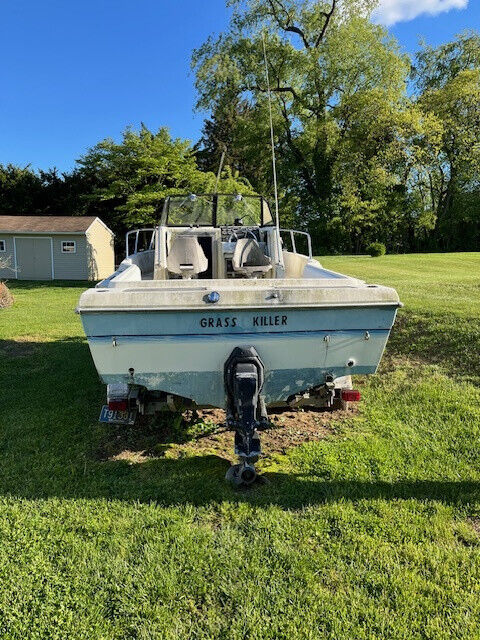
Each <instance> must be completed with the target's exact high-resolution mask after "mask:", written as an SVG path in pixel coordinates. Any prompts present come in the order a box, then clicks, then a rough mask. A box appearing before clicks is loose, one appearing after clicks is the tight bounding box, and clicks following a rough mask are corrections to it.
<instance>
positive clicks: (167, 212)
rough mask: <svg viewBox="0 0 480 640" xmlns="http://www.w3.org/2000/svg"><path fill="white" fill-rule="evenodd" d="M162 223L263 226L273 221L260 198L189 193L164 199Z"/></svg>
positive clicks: (175, 224)
mask: <svg viewBox="0 0 480 640" xmlns="http://www.w3.org/2000/svg"><path fill="white" fill-rule="evenodd" d="M161 224H162V225H168V226H175V227H189V226H199V227H205V226H207V227H224V226H242V225H245V226H265V225H271V224H273V221H272V214H271V213H270V207H269V206H268V203H267V201H266V200H265V199H264V198H262V197H260V196H241V195H238V194H237V195H203V196H197V195H194V194H190V195H188V196H173V197H170V198H168V199H167V201H166V202H165V207H164V210H163V214H162V220H161Z"/></svg>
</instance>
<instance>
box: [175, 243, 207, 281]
mask: <svg viewBox="0 0 480 640" xmlns="http://www.w3.org/2000/svg"><path fill="white" fill-rule="evenodd" d="M167 269H168V271H169V272H170V273H173V274H175V275H179V276H181V277H182V278H183V279H185V280H189V279H191V278H192V277H193V276H196V275H198V274H199V273H203V272H204V271H206V270H207V269H208V260H207V257H206V256H205V253H204V251H203V249H202V247H201V246H200V243H199V242H198V238H197V237H196V236H192V235H186V234H179V235H177V236H176V237H175V239H174V241H173V244H172V246H171V248H170V252H169V254H168V256H167Z"/></svg>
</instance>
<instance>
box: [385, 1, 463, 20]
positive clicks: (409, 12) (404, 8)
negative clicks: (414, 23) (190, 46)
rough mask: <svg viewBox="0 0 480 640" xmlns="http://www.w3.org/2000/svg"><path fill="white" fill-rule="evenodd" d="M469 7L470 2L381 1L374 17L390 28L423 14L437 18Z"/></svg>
mask: <svg viewBox="0 0 480 640" xmlns="http://www.w3.org/2000/svg"><path fill="white" fill-rule="evenodd" d="M467 5H468V0H380V3H379V6H378V7H377V9H375V12H374V14H373V15H374V19H375V22H380V23H382V24H385V25H387V26H390V25H392V24H395V22H402V21H406V20H413V18H416V17H417V16H419V15H421V14H422V13H423V14H425V13H426V14H428V15H431V16H436V15H437V14H438V13H443V12H444V11H450V9H465V8H466V7H467Z"/></svg>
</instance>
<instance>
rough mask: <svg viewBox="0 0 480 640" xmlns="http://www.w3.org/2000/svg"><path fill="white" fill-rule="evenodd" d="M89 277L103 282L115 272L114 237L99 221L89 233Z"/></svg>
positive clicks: (96, 221)
mask: <svg viewBox="0 0 480 640" xmlns="http://www.w3.org/2000/svg"><path fill="white" fill-rule="evenodd" d="M87 242H88V247H89V248H88V250H89V253H90V256H89V259H88V268H89V274H90V275H89V277H90V279H91V280H103V279H104V278H108V276H110V275H111V274H112V273H113V272H114V271H115V252H114V246H113V243H114V237H113V235H112V233H111V231H109V230H108V229H107V228H106V227H105V226H104V225H103V224H102V223H101V222H100V221H99V220H95V222H94V223H93V224H92V226H91V227H90V228H89V229H88V231H87Z"/></svg>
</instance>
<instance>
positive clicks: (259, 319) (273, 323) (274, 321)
mask: <svg viewBox="0 0 480 640" xmlns="http://www.w3.org/2000/svg"><path fill="white" fill-rule="evenodd" d="M287 320H288V318H287V316H254V317H253V326H254V327H279V326H283V327H284V326H285V325H286V324H287Z"/></svg>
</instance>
